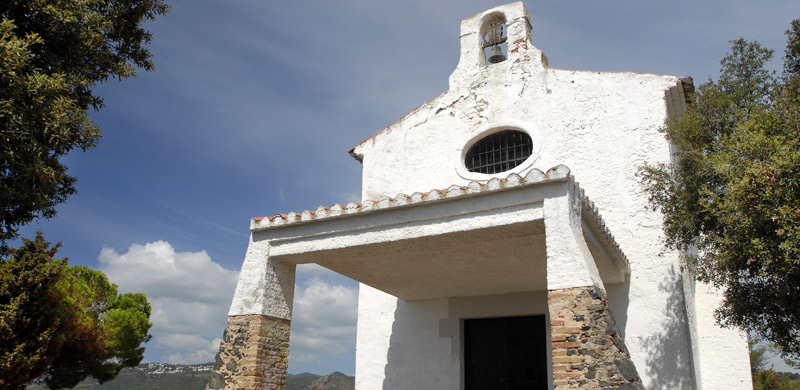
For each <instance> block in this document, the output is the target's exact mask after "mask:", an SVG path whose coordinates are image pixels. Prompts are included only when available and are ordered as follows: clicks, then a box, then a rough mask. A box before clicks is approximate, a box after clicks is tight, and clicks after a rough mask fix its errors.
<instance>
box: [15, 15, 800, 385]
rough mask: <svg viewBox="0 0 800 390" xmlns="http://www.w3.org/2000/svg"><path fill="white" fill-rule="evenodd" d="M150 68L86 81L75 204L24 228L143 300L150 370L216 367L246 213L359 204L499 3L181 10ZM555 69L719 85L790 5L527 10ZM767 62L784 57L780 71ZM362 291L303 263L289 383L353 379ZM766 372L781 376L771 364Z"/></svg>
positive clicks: (782, 25) (779, 38)
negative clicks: (466, 22) (101, 103)
mask: <svg viewBox="0 0 800 390" xmlns="http://www.w3.org/2000/svg"><path fill="white" fill-rule="evenodd" d="M170 3H171V5H172V11H171V12H170V13H169V14H168V15H166V16H165V17H162V18H160V19H158V20H156V21H155V22H151V23H149V24H148V25H147V27H148V28H149V29H150V30H151V32H152V33H153V35H154V37H153V42H152V44H151V45H150V50H151V51H152V53H153V60H154V62H155V64H156V70H155V71H154V72H140V73H139V75H138V76H137V77H136V78H134V79H128V80H124V81H122V82H117V81H110V82H107V83H106V84H104V85H102V86H100V87H98V88H97V92H98V93H99V94H101V95H102V96H103V97H104V98H105V103H106V107H105V108H103V109H102V110H101V111H99V112H95V113H93V114H92V117H93V119H94V120H95V122H96V123H97V124H98V125H100V126H101V127H102V128H103V130H104V135H103V136H104V138H103V139H102V140H101V142H100V144H99V146H98V147H97V148H96V149H94V150H91V151H89V152H87V153H80V152H75V153H73V154H71V155H70V156H68V157H67V158H66V159H65V161H66V163H67V164H68V165H69V167H70V173H71V174H73V175H74V176H77V177H78V179H79V181H78V185H77V187H78V191H79V193H78V194H77V195H75V196H73V197H71V198H70V199H69V201H68V202H67V203H66V204H63V205H61V206H60V207H59V214H58V216H57V217H56V218H54V219H52V220H48V221H40V222H38V223H35V224H32V225H31V226H30V227H28V228H26V229H24V230H23V235H24V236H27V237H32V236H33V231H35V230H37V229H38V230H42V231H43V232H44V234H45V237H46V238H47V239H49V240H51V241H63V248H62V250H61V252H60V253H61V255H63V256H67V257H69V258H70V262H71V263H72V264H85V265H89V266H91V267H94V268H99V269H102V270H104V271H105V272H106V273H107V274H108V275H109V278H110V279H111V280H112V282H115V283H117V284H119V285H120V288H121V290H123V291H142V292H145V293H147V295H148V297H149V298H150V300H151V302H152V303H153V306H154V313H153V318H152V321H153V323H154V327H153V329H152V333H153V335H154V338H153V340H152V341H151V342H150V343H148V345H147V352H146V355H145V356H146V359H147V360H148V361H169V362H186V363H196V362H205V361H212V360H213V354H214V353H215V352H216V346H217V343H218V341H219V340H218V339H219V338H220V337H221V336H222V331H223V329H224V326H225V321H226V314H227V309H228V306H229V305H230V300H231V298H232V295H233V289H234V287H235V283H236V277H237V275H238V270H239V268H240V267H241V263H242V260H243V258H244V253H245V249H246V246H247V240H248V235H249V230H248V226H249V219H250V218H251V217H256V216H264V215H272V214H273V213H275V212H288V211H302V210H305V209H315V208H316V207H317V206H318V205H331V204H333V203H335V202H339V203H344V202H348V201H354V200H355V201H358V200H359V199H360V165H359V163H358V162H357V161H355V160H354V159H352V158H351V157H349V156H348V155H347V151H348V150H349V149H350V148H352V147H353V146H355V145H356V144H358V143H359V142H360V141H361V140H363V139H365V138H367V137H369V136H370V135H371V134H372V133H374V132H375V131H378V130H380V129H381V128H383V127H384V126H386V125H387V124H389V123H391V122H393V121H394V120H395V119H397V118H399V117H400V116H402V115H403V114H405V113H406V112H408V111H410V110H411V109H412V108H414V107H416V106H417V105H419V104H421V103H423V102H425V101H426V100H428V99H430V98H433V97H435V96H437V95H439V94H441V93H442V92H444V91H445V90H446V89H447V79H448V76H449V75H450V73H451V72H452V70H453V69H454V68H455V66H456V63H457V61H458V53H459V41H458V35H459V26H460V22H461V20H462V19H464V18H467V17H469V16H472V15H474V14H476V13H478V12H481V11H483V10H485V9H488V8H491V7H492V6H495V5H498V4H502V3H501V2H492V1H477V0H462V1H458V2H450V3H445V2H432V1H419V0H409V1H391V2H384V1H359V0H352V1H302V0H299V1H288V2H287V1H282V2H277V1H246V0H242V1H228V2H220V1H206V0H202V1H200V0H193V1H188V0H176V1H171V2H170ZM526 5H527V6H528V8H529V10H530V13H531V18H532V25H533V43H534V45H536V46H537V47H538V48H540V49H542V50H543V51H544V52H545V54H546V55H547V57H548V59H549V63H550V66H552V67H556V68H566V69H589V70H602V71H634V72H643V73H664V74H675V75H681V76H692V77H694V79H695V82H696V84H699V83H701V82H702V81H704V80H706V79H707V78H708V77H709V76H716V74H717V71H718V69H719V60H720V59H721V58H722V56H723V55H724V54H725V52H726V51H727V49H728V48H729V43H728V41H729V40H731V39H736V38H738V37H740V36H741V37H744V38H746V39H750V40H758V41H759V42H761V43H762V44H764V45H765V46H767V47H771V48H773V49H776V54H777V55H779V56H780V55H782V53H783V47H784V43H785V40H784V36H783V32H784V31H785V30H786V28H787V27H788V25H789V22H790V20H791V19H792V18H794V17H800V3H798V2H797V1H796V0H792V1H788V0H787V1H769V2H753V1H721V0H719V1H696V2H664V1H652V2H643V1H613V0H612V1H605V2H596V1H543V0H542V1H526ZM777 66H779V65H778V64H777V63H776V67H777ZM356 297H357V285H356V284H355V283H354V282H352V281H350V280H347V279H345V278H343V277H341V276H338V275H336V274H333V273H331V272H328V271H326V270H324V269H320V268H314V267H303V268H300V269H299V270H298V279H297V292H296V295H295V313H294V321H293V328H292V336H291V337H292V339H291V345H292V346H291V348H292V351H291V357H290V365H289V371H290V372H292V373H300V372H304V371H308V372H314V373H319V374H324V373H329V372H331V371H334V370H338V371H342V372H344V373H347V374H350V375H352V374H353V373H354V368H355V364H354V348H355V313H356V304H357V302H356ZM776 368H777V367H776Z"/></svg>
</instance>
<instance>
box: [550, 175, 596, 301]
mask: <svg viewBox="0 0 800 390" xmlns="http://www.w3.org/2000/svg"><path fill="white" fill-rule="evenodd" d="M562 167H563V166H562ZM562 169H567V168H566V167H563V168H562ZM567 173H568V171H567ZM577 191H578V189H577V188H576V186H575V184H574V182H573V181H572V179H569V180H567V181H565V182H564V183H563V185H561V186H559V187H557V189H555V190H554V192H553V193H552V194H551V196H548V197H545V199H544V225H545V231H546V236H545V242H546V245H547V289H548V290H558V289H565V288H571V287H589V286H594V287H597V288H598V289H599V290H600V291H603V293H605V287H604V286H603V281H602V280H601V279H600V272H599V271H598V269H597V265H596V264H595V261H594V258H593V257H592V254H591V252H590V251H589V247H588V246H587V244H586V241H585V240H584V238H583V228H582V225H581V208H582V207H581V199H580V198H579V196H578V195H579V194H577V193H576V192H577Z"/></svg>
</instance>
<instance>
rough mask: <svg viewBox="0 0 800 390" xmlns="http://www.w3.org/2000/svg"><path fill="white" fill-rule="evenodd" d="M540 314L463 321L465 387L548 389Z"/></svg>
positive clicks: (481, 389) (478, 389) (480, 389)
mask: <svg viewBox="0 0 800 390" xmlns="http://www.w3.org/2000/svg"><path fill="white" fill-rule="evenodd" d="M545 326H546V325H545V318H544V316H543V315H541V316H528V317H504V318H481V319H472V320H464V388H465V390H528V389H536V390H540V389H547V384H548V377H547V344H546V343H547V337H546V336H545V335H546V333H545Z"/></svg>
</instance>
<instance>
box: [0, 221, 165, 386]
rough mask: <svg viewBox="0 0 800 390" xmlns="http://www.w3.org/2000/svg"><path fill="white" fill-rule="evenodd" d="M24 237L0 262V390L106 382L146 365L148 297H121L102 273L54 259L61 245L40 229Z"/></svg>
mask: <svg viewBox="0 0 800 390" xmlns="http://www.w3.org/2000/svg"><path fill="white" fill-rule="evenodd" d="M23 241H24V242H23V245H22V246H21V247H19V248H17V249H11V250H10V252H11V254H10V256H9V258H8V259H5V260H0V334H2V335H3V342H2V343H0V388H3V389H25V386H26V385H27V384H28V383H30V382H31V381H33V380H34V379H36V378H40V377H42V378H43V380H44V383H45V384H47V386H48V387H50V388H52V389H58V388H64V387H74V386H75V385H77V384H78V382H80V381H81V380H83V379H84V378H86V377H87V376H93V377H95V378H97V379H98V380H99V381H100V382H101V383H102V382H104V381H108V380H111V379H114V378H115V377H116V376H117V374H118V373H119V372H120V370H122V368H124V367H133V366H136V365H137V364H139V362H140V361H141V360H142V357H143V354H144V347H141V346H140V345H141V344H142V343H143V342H146V341H148V340H149V339H150V336H149V335H148V334H147V332H148V330H149V329H150V326H151V325H152V324H151V323H150V322H149V317H150V304H149V303H148V302H147V298H145V296H144V294H140V293H136V294H132V293H126V294H117V286H116V285H115V284H111V283H109V282H108V279H106V276H105V275H104V274H103V273H102V272H100V271H95V270H92V269H89V268H87V267H84V266H69V265H68V264H67V262H66V260H64V259H54V256H55V254H56V251H57V249H58V245H56V246H54V247H50V243H48V242H47V241H45V240H44V238H42V235H41V233H39V234H38V235H37V237H36V239H35V240H23Z"/></svg>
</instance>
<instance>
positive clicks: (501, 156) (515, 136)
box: [464, 130, 533, 174]
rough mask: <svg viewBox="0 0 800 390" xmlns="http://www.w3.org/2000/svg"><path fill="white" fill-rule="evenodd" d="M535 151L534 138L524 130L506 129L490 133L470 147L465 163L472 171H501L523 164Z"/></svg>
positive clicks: (489, 172)
mask: <svg viewBox="0 0 800 390" xmlns="http://www.w3.org/2000/svg"><path fill="white" fill-rule="evenodd" d="M532 151H533V140H531V136H530V135H528V133H526V132H524V131H519V130H504V131H499V132H496V133H492V134H489V135H488V136H486V137H484V138H482V139H481V140H479V141H478V142H476V143H475V144H474V145H472V147H470V148H469V150H468V151H467V154H466V155H465V157H464V165H465V166H466V167H467V170H469V171H470V172H478V173H488V174H492V173H500V172H505V171H508V170H511V169H514V167H516V166H517V165H520V164H522V163H523V162H524V161H525V160H527V159H528V157H530V156H531V153H532Z"/></svg>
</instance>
